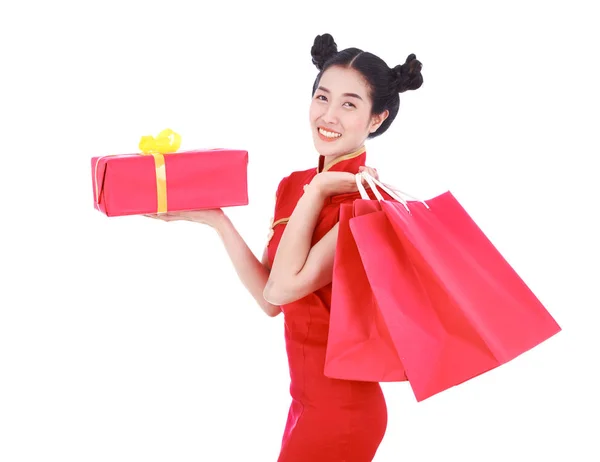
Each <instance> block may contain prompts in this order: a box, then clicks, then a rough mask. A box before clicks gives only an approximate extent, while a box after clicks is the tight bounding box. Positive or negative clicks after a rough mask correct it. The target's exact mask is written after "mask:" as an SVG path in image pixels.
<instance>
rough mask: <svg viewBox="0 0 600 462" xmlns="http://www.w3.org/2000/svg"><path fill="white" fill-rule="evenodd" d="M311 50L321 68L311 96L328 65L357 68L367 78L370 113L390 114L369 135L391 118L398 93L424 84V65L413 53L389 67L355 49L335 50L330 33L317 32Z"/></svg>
mask: <svg viewBox="0 0 600 462" xmlns="http://www.w3.org/2000/svg"><path fill="white" fill-rule="evenodd" d="M310 53H311V55H312V62H313V64H314V65H315V66H317V69H319V71H320V72H319V75H317V78H316V79H315V83H314V85H313V90H312V94H313V96H314V94H315V91H316V90H317V87H318V86H319V81H320V80H321V76H322V75H323V72H325V71H326V70H327V69H329V68H330V67H331V66H340V67H344V68H347V69H355V70H357V71H358V72H360V73H361V74H362V75H363V77H364V78H365V80H366V81H367V86H368V88H369V97H370V98H371V101H372V103H373V107H372V109H371V115H375V114H380V113H382V112H383V111H385V110H386V109H387V110H388V111H389V116H388V117H387V118H386V119H385V121H384V122H383V123H382V124H381V126H380V127H379V128H378V129H377V131H375V132H374V133H370V134H369V136H368V138H374V137H376V136H379V135H381V134H382V133H384V132H385V131H386V130H387V129H388V128H389V126H390V125H391V123H392V122H393V121H394V119H395V118H396V115H397V114H398V109H399V108H400V96H399V93H402V92H404V91H406V90H416V89H417V88H419V87H420V86H421V85H422V84H423V76H422V75H421V68H422V67H423V65H422V64H421V62H419V61H418V60H417V58H416V56H415V55H414V54H410V55H408V58H406V62H405V63H404V64H401V65H398V66H395V67H394V68H390V67H389V66H388V65H387V64H386V63H385V61H383V60H382V59H381V58H379V57H378V56H375V55H374V54H372V53H369V52H367V51H362V50H359V49H358V48H346V49H345V50H342V51H339V52H338V51H337V45H336V43H335V42H334V40H333V37H332V36H331V35H330V34H323V35H317V36H316V37H315V42H314V44H313V46H312V48H311V50H310Z"/></svg>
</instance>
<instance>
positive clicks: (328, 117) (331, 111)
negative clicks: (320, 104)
mask: <svg viewBox="0 0 600 462" xmlns="http://www.w3.org/2000/svg"><path fill="white" fill-rule="evenodd" d="M321 118H322V119H323V122H325V123H328V124H334V123H336V122H337V121H338V113H337V108H336V107H335V106H333V105H329V106H327V110H326V111H325V112H324V113H323V116H322V117H321Z"/></svg>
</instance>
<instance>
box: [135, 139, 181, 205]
mask: <svg viewBox="0 0 600 462" xmlns="http://www.w3.org/2000/svg"><path fill="white" fill-rule="evenodd" d="M180 145H181V136H180V135H179V134H178V133H175V132H174V131H173V130H171V129H169V128H167V129H166V130H163V131H162V132H160V133H159V134H158V136H157V137H156V138H154V137H153V136H142V139H141V140H140V145H139V148H140V151H142V152H141V155H143V156H145V155H151V156H153V157H154V167H155V168H156V197H157V199H158V203H157V213H165V212H166V211H167V172H166V169H165V157H164V155H165V154H170V153H173V152H175V151H177V150H178V149H179V146H180Z"/></svg>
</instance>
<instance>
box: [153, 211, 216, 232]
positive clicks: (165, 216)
mask: <svg viewBox="0 0 600 462" xmlns="http://www.w3.org/2000/svg"><path fill="white" fill-rule="evenodd" d="M146 216H147V217H150V218H155V219H158V220H162V221H180V220H184V221H192V222H194V223H202V224H205V225H208V226H211V227H213V228H215V227H216V226H217V225H218V223H219V222H220V220H221V219H223V217H224V216H225V212H223V210H221V209H207V210H186V211H181V212H167V213H158V214H157V213H152V214H146Z"/></svg>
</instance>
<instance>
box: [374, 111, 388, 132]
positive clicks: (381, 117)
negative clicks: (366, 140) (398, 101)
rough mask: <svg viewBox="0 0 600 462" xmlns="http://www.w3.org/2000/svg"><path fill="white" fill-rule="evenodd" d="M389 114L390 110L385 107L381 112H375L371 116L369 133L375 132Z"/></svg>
mask: <svg viewBox="0 0 600 462" xmlns="http://www.w3.org/2000/svg"><path fill="white" fill-rule="evenodd" d="M389 115H390V111H388V110H387V109H386V110H385V111H383V112H382V113H381V114H375V115H374V116H373V117H371V126H370V127H369V131H370V132H371V133H375V132H376V131H377V129H378V128H379V127H381V124H382V123H383V122H384V121H385V119H387V118H388V116H389Z"/></svg>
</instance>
